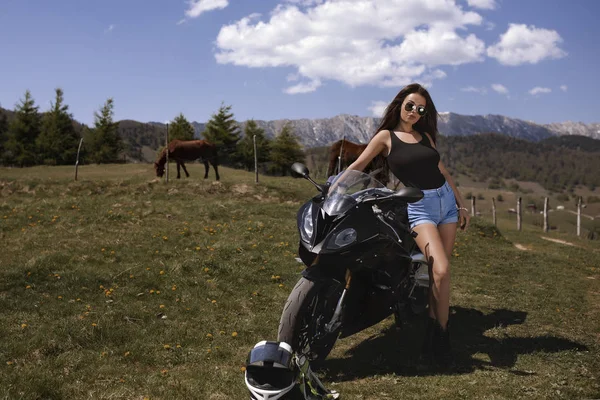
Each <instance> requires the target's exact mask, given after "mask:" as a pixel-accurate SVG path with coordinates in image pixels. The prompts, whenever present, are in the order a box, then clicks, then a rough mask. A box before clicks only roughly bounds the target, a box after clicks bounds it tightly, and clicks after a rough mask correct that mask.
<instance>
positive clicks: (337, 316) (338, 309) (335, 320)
mask: <svg viewBox="0 0 600 400" xmlns="http://www.w3.org/2000/svg"><path fill="white" fill-rule="evenodd" d="M351 281H352V272H350V270H349V269H347V270H346V287H344V291H343V292H342V295H341V296H340V299H339V300H338V302H337V305H336V306H335V312H334V313H333V317H331V321H329V322H328V323H326V324H325V331H326V332H327V333H332V332H335V331H336V330H337V329H338V328H339V327H340V325H342V307H343V305H344V299H345V297H346V292H347V291H348V289H349V288H350V282H351Z"/></svg>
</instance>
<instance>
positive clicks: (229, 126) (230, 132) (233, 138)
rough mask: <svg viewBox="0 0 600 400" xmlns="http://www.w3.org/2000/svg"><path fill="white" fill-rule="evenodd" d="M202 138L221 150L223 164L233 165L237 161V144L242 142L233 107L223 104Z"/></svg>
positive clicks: (207, 125)
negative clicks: (232, 110)
mask: <svg viewBox="0 0 600 400" xmlns="http://www.w3.org/2000/svg"><path fill="white" fill-rule="evenodd" d="M202 136H204V138H205V139H206V140H208V141H209V142H211V143H213V144H215V145H216V146H217V147H218V149H219V158H220V161H221V163H223V164H229V165H231V164H232V163H233V162H234V161H235V152H236V151H235V150H236V144H237V142H238V141H239V140H240V128H239V126H238V124H237V122H236V121H235V119H234V118H233V113H232V112H231V106H225V105H224V104H221V107H219V111H218V112H217V114H213V115H212V117H211V119H210V120H209V121H208V123H207V124H206V128H205V129H204V132H202Z"/></svg>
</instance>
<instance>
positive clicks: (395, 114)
mask: <svg viewBox="0 0 600 400" xmlns="http://www.w3.org/2000/svg"><path fill="white" fill-rule="evenodd" d="M411 93H418V94H420V95H421V96H423V97H424V98H425V100H426V102H427V103H426V104H425V110H427V114H425V116H423V117H421V118H419V121H417V123H416V124H414V125H413V129H414V130H416V131H417V132H419V133H420V134H424V133H425V132H427V133H429V134H430V135H431V139H433V142H434V143H436V141H437V134H438V130H437V117H438V113H437V110H436V109H435V104H433V100H432V99H431V96H430V95H429V92H428V91H427V89H425V88H424V87H423V86H421V85H419V84H418V83H411V84H410V85H408V86H405V87H404V88H402V90H400V92H399V93H398V94H397V95H396V97H394V100H392V102H391V103H390V104H389V105H388V106H387V108H386V109H385V112H384V113H383V118H382V119H381V123H380V124H379V127H378V128H377V130H376V131H375V135H377V133H379V132H380V131H383V130H389V131H392V130H393V129H395V128H396V127H397V126H398V124H399V123H400V112H401V107H402V103H403V102H404V99H405V98H406V96H408V95H409V94H411ZM375 135H373V136H375Z"/></svg>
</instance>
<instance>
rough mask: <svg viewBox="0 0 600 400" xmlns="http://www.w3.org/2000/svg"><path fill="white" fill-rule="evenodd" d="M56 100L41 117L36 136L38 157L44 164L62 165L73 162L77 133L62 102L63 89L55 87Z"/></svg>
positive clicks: (77, 141)
mask: <svg viewBox="0 0 600 400" xmlns="http://www.w3.org/2000/svg"><path fill="white" fill-rule="evenodd" d="M55 91H56V100H55V102H54V104H52V107H51V109H50V111H48V113H46V115H44V117H43V124H42V132H41V133H40V136H38V138H37V148H38V154H39V159H40V160H41V161H42V162H43V163H44V164H53V165H62V164H72V163H74V162H75V157H76V155H77V146H78V144H79V135H78V134H77V132H76V131H75V127H74V126H73V117H72V115H71V114H69V113H68V110H69V106H68V105H66V104H63V91H62V89H60V88H57V89H55Z"/></svg>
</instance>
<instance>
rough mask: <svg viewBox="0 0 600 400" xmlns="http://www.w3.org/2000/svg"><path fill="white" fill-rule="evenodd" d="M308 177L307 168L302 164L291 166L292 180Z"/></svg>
mask: <svg viewBox="0 0 600 400" xmlns="http://www.w3.org/2000/svg"><path fill="white" fill-rule="evenodd" d="M308 175H309V172H308V168H306V165H304V164H302V163H293V164H292V176H293V177H294V178H306V177H307V176H308Z"/></svg>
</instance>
